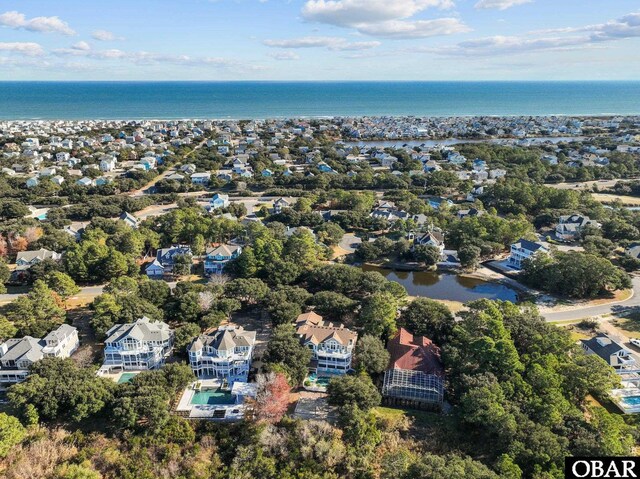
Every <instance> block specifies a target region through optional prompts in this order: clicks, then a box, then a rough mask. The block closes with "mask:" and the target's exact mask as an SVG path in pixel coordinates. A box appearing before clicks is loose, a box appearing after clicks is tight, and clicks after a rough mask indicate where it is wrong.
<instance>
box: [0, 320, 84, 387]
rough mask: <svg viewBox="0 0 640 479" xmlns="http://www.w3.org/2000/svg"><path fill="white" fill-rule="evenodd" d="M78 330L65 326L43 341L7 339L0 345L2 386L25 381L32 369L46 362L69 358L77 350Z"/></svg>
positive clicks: (30, 338) (29, 338)
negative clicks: (52, 358)
mask: <svg viewBox="0 0 640 479" xmlns="http://www.w3.org/2000/svg"><path fill="white" fill-rule="evenodd" d="M78 344H79V341H78V330H77V329H76V328H74V327H73V326H69V325H68V324H62V325H60V326H59V327H58V328H57V329H54V330H53V331H51V332H50V333H49V334H47V336H45V337H44V339H37V338H33V337H31V336H25V337H24V338H16V339H8V340H6V341H5V342H3V343H2V344H0V385H2V387H4V386H7V385H11V384H15V383H19V382H22V381H24V380H25V379H26V378H27V376H28V375H29V368H30V367H31V365H32V364H33V363H35V362H37V361H40V360H41V359H43V358H48V357H55V358H68V357H69V356H71V355H72V354H73V352H74V351H75V350H76V349H78Z"/></svg>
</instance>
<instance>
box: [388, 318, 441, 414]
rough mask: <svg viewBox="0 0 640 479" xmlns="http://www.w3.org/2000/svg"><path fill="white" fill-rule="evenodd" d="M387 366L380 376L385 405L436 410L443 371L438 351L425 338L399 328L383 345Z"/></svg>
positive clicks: (439, 399) (439, 397)
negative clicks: (388, 357) (381, 376)
mask: <svg viewBox="0 0 640 479" xmlns="http://www.w3.org/2000/svg"><path fill="white" fill-rule="evenodd" d="M387 351H389V356H390V359H389V366H388V367H387V370H386V371H385V373H384V380H383V385H382V397H383V401H384V403H385V404H388V405H393V406H402V407H410V408H418V409H430V408H434V407H435V408H439V407H441V406H442V402H443V400H444V368H443V366H442V362H441V360H440V348H438V346H436V345H435V344H434V343H433V341H431V340H430V339H429V338H427V337H425V336H414V335H412V334H411V333H410V332H409V331H407V330H406V329H404V328H400V329H399V331H398V332H397V333H396V335H395V336H394V337H393V338H391V339H390V340H389V342H388V344H387Z"/></svg>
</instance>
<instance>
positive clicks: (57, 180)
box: [51, 175, 64, 186]
mask: <svg viewBox="0 0 640 479" xmlns="http://www.w3.org/2000/svg"><path fill="white" fill-rule="evenodd" d="M51 181H52V182H53V183H54V184H56V185H58V186H60V185H61V184H62V183H64V177H63V176H60V175H56V176H54V177H53V178H51Z"/></svg>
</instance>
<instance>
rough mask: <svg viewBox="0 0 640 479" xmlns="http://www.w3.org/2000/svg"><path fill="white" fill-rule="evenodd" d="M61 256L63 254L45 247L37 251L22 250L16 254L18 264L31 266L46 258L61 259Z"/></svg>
mask: <svg viewBox="0 0 640 479" xmlns="http://www.w3.org/2000/svg"><path fill="white" fill-rule="evenodd" d="M61 258H62V254H60V253H56V252H55V251H49V250H48V249H44V248H41V249H39V250H35V251H20V252H19V253H18V255H17V256H16V265H17V266H23V267H24V266H26V267H28V268H30V267H31V266H33V265H34V264H37V263H40V262H41V261H44V260H45V259H52V260H54V261H59V260H60V259H61Z"/></svg>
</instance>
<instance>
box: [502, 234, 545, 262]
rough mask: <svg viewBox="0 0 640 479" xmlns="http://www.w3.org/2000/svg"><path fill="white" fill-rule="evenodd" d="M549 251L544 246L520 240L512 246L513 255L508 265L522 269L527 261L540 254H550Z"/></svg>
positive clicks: (510, 256)
mask: <svg viewBox="0 0 640 479" xmlns="http://www.w3.org/2000/svg"><path fill="white" fill-rule="evenodd" d="M548 252H549V250H548V249H547V248H546V247H545V246H544V245H542V244H540V243H536V242H534V241H529V240H526V239H523V238H520V239H519V240H518V241H517V242H515V243H513V244H512V245H511V254H510V255H509V259H508V261H507V264H508V265H509V266H510V267H511V268H515V269H521V268H522V264H523V263H524V261H525V260H527V259H529V258H531V257H532V256H534V255H536V254H539V253H548Z"/></svg>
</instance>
